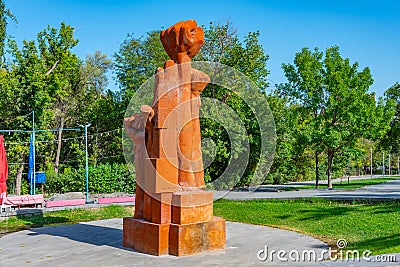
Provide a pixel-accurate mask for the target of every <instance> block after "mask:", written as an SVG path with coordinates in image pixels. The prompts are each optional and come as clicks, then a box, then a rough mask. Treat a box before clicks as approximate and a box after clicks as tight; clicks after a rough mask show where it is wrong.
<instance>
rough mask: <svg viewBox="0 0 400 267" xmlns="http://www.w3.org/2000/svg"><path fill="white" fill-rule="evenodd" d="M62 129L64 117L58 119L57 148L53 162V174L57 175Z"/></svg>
mask: <svg viewBox="0 0 400 267" xmlns="http://www.w3.org/2000/svg"><path fill="white" fill-rule="evenodd" d="M63 128H64V117H61V118H60V128H59V129H58V146H57V154H56V161H55V162H54V172H55V173H58V166H59V164H60V155H61V145H62V144H61V142H62V132H63Z"/></svg>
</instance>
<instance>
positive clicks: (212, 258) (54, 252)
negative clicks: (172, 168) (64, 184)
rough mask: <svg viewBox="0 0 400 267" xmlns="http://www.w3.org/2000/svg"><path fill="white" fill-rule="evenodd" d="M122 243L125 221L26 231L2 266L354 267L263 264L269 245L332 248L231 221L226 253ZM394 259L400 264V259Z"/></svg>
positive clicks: (11, 240)
mask: <svg viewBox="0 0 400 267" xmlns="http://www.w3.org/2000/svg"><path fill="white" fill-rule="evenodd" d="M121 243H122V220H121V219H110V220H102V221H96V222H90V223H80V224H75V225H67V226H57V227H44V228H36V229H31V230H25V231H21V232H17V233H13V234H9V235H6V236H3V237H2V238H0V266H4V267H12V266H18V267H19V266H41V267H46V266H51V267H53V266H74V267H75V266H96V267H99V266H166V267H168V266H191V267H195V266H351V265H349V263H348V262H341V261H337V262H333V261H326V260H324V261H320V262H314V261H312V262H294V261H291V262H281V261H278V260H277V259H276V255H275V256H274V257H275V258H274V260H273V261H270V259H267V260H266V261H260V260H259V259H258V257H257V254H258V252H259V251H260V250H265V247H266V246H267V247H268V250H269V251H270V252H271V250H277V251H278V250H284V251H287V253H289V252H290V251H291V250H296V251H298V252H299V253H302V251H303V250H314V251H315V253H316V255H317V256H318V257H319V256H320V255H321V254H322V251H323V250H324V249H327V246H326V245H325V244H324V243H323V242H321V241H319V240H317V239H315V238H312V237H309V236H306V235H302V234H298V233H295V232H290V231H285V230H279V229H274V228H270V227H264V226H257V225H248V224H241V223H232V222H228V223H227V244H226V249H225V250H221V251H214V252H209V253H203V254H198V255H193V256H186V257H179V258H178V257H173V256H161V257H155V256H149V255H145V254H142V253H138V252H134V251H133V250H130V249H125V248H123V247H122V244H121ZM260 256H261V257H263V256H265V254H263V253H260ZM395 256H396V257H397V261H398V262H400V255H395ZM359 264H361V265H358V266H365V262H364V263H363V262H361V263H359ZM356 266H357V265H356ZM370 266H385V265H370Z"/></svg>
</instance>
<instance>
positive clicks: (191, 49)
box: [160, 20, 204, 63]
mask: <svg viewBox="0 0 400 267" xmlns="http://www.w3.org/2000/svg"><path fill="white" fill-rule="evenodd" d="M160 39H161V43H162V44H163V46H164V49H165V51H167V54H168V56H169V57H170V58H171V59H172V60H173V61H175V62H177V63H181V62H178V61H179V60H178V54H180V53H182V54H185V55H187V56H188V57H189V58H192V57H194V56H195V55H196V54H197V53H198V52H199V50H200V48H201V46H202V45H203V44H204V31H203V29H202V28H200V27H197V23H196V21H194V20H187V21H181V22H178V23H176V24H175V25H173V26H171V27H169V28H168V29H166V30H163V31H161V34H160Z"/></svg>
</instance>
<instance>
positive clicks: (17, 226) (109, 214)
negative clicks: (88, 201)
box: [0, 205, 134, 233]
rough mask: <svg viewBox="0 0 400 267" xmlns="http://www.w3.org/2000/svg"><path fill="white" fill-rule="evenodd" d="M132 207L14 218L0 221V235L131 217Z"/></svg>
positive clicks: (66, 211)
mask: <svg viewBox="0 0 400 267" xmlns="http://www.w3.org/2000/svg"><path fill="white" fill-rule="evenodd" d="M133 211H134V208H133V207H126V206H117V205H111V206H107V207H103V208H98V209H70V210H61V211H54V212H47V213H44V214H40V215H32V216H16V217H11V218H9V219H7V220H4V221H0V233H7V232H13V231H19V230H24V229H29V228H31V227H43V226H53V225H60V224H73V223H79V222H89V221H96V220H103V219H111V218H122V217H129V216H133Z"/></svg>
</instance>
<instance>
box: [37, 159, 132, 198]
mask: <svg viewBox="0 0 400 267" xmlns="http://www.w3.org/2000/svg"><path fill="white" fill-rule="evenodd" d="M45 190H46V192H47V193H66V192H84V191H86V169H85V168H79V169H68V171H65V172H64V173H59V174H55V173H51V172H50V173H47V181H46V183H45ZM134 191H135V178H134V176H133V175H132V174H131V173H130V172H129V170H128V167H127V165H126V164H118V163H114V164H109V163H107V164H100V165H97V166H90V167H89V192H90V193H114V192H126V193H133V192H134Z"/></svg>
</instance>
